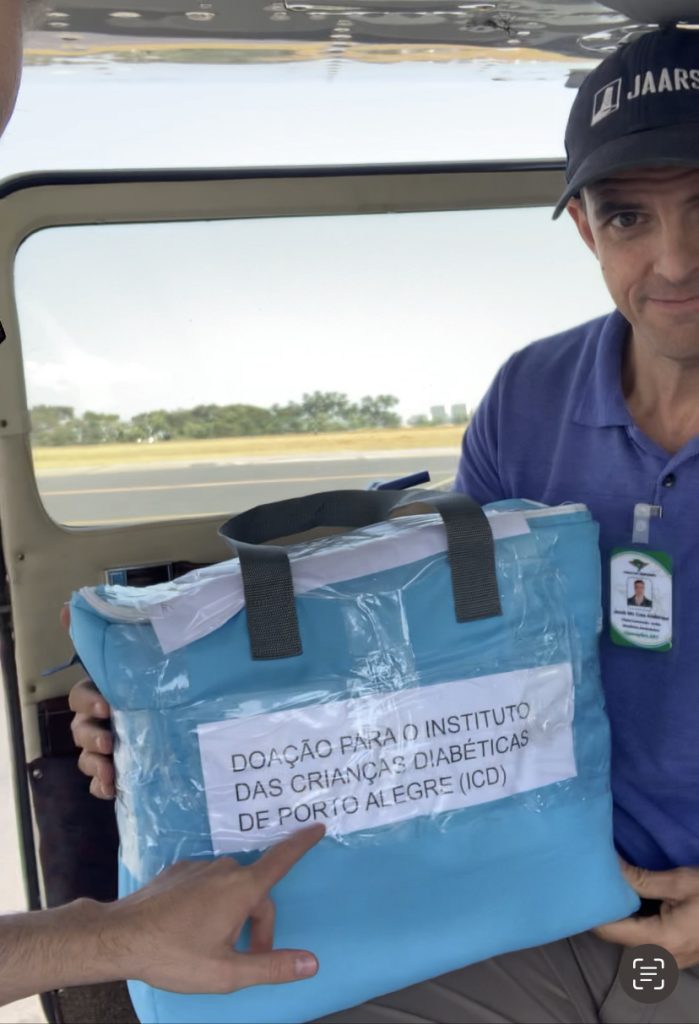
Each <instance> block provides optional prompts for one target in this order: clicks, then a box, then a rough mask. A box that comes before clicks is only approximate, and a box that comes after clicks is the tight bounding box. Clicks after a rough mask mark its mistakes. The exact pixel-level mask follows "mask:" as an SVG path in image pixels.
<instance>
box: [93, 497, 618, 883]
mask: <svg viewBox="0 0 699 1024" xmlns="http://www.w3.org/2000/svg"><path fill="white" fill-rule="evenodd" d="M573 520H575V521H576V523H577V527H578V530H580V529H583V530H587V531H588V532H589V531H592V534H593V539H594V535H595V529H596V528H595V527H594V524H593V523H592V522H591V521H590V518H589V514H588V513H587V512H586V511H585V510H584V509H582V508H581V507H580V506H570V507H568V508H563V509H554V510H545V509H544V510H536V511H529V512H527V513H525V514H523V513H522V512H514V513H510V512H507V511H505V512H500V513H492V514H491V518H490V522H491V524H492V527H493V532H494V535H495V537H496V538H499V539H497V541H496V565H497V575H498V581H499V590H500V594H501V599H502V605H503V614H502V616H498V617H495V618H490V619H485V620H483V621H479V622H470V623H461V624H458V623H456V622H455V621H454V614H453V607H452V598H451V590H450V573H449V565H448V563H447V553H446V543H445V537H444V528H443V526H442V523H441V520H440V519H439V517H438V516H434V515H421V516H411V517H404V518H398V519H395V520H391V521H389V522H385V523H381V524H378V525H374V526H370V527H366V528H364V529H361V530H357V531H354V532H353V533H350V534H346V535H343V536H337V535H335V536H331V537H327V538H321V539H316V540H313V541H311V542H308V543H304V544H298V545H295V546H293V547H291V548H290V549H289V553H290V557H291V562H292V567H293V574H294V583H295V591H296V595H297V598H296V599H297V609H298V616H299V622H300V629H301V634H302V637H303V645H304V653H303V655H302V657H300V658H290V659H284V660H283V661H272V662H254V661H252V660H251V658H250V656H249V652H248V644H247V638H246V635H245V612H244V601H243V599H242V586H241V582H240V570H239V563H238V561H237V559H233V560H231V561H230V562H225V563H221V564H219V565H217V566H214V567H212V568H210V569H206V570H197V571H196V572H193V573H190V574H189V575H188V576H185V577H182V579H180V580H178V581H176V582H174V583H168V584H164V585H159V586H156V587H152V588H147V589H146V590H137V589H132V588H123V587H103V588H95V589H94V590H92V589H87V590H83V591H82V592H81V595H80V598H79V599H78V602H77V606H78V607H77V610H78V612H80V611H81V610H82V611H84V612H85V613H91V612H96V613H98V615H99V621H100V623H101V625H102V627H103V628H102V631H101V634H100V644H101V664H100V665H97V664H93V665H91V664H90V654H89V653H88V652H86V651H83V652H82V654H83V658H84V660H85V661H86V664H87V665H88V668H90V669H91V671H92V672H93V674H94V675H95V677H96V680H97V682H98V685H100V686H101V688H102V689H103V691H104V692H105V696H107V698H108V699H109V700H110V702H111V704H112V708H113V725H114V731H115V737H116V743H115V762H116V771H117V794H118V795H117V814H118V819H119V830H120V836H121V843H122V859H123V862H124V864H125V866H126V867H127V869H128V871H129V872H130V874H131V875H132V876H133V877H134V878H135V879H136V880H138V881H145V880H146V879H147V878H149V877H151V876H152V875H153V874H155V873H156V872H157V871H158V870H160V869H161V868H162V867H164V866H166V865H167V864H170V863H172V862H174V861H177V860H180V859H182V858H184V857H187V858H191V857H197V856H211V854H212V853H229V852H231V853H240V852H244V851H249V850H258V849H262V848H264V847H265V846H267V845H269V844H270V843H272V842H275V841H277V840H278V839H280V838H282V837H283V836H285V835H288V834H289V833H290V832H292V831H294V830H295V829H298V828H300V827H302V826H303V825H306V824H309V823H311V822H314V821H322V822H323V823H324V824H325V825H326V827H327V830H328V835H329V836H331V837H332V838H333V839H334V840H336V841H337V842H340V843H343V844H350V845H351V844H365V843H372V844H374V843H386V842H393V841H395V840H396V838H401V839H403V838H404V839H406V840H407V839H409V838H410V836H411V834H414V830H415V829H431V830H438V831H447V830H449V829H451V828H452V827H453V825H454V822H455V821H458V822H460V823H461V825H463V824H464V822H465V821H466V822H467V821H468V820H469V818H470V819H471V820H473V822H474V824H477V825H478V827H481V826H482V823H483V821H484V820H485V818H486V817H487V816H488V815H490V814H498V813H502V809H503V804H504V803H505V802H510V801H517V802H519V803H520V804H523V805H524V806H526V807H528V808H529V809H530V810H531V811H532V812H533V813H539V812H540V811H541V810H542V809H544V808H545V807H547V806H551V805H555V804H556V803H557V802H561V801H562V802H566V801H574V800H579V799H582V798H584V797H585V796H586V795H587V794H589V793H591V792H599V791H600V790H601V789H603V788H604V787H605V786H606V785H607V774H608V763H607V752H606V738H607V737H606V729H605V723H604V721H603V715H602V711H601V700H600V696H599V687H598V685H597V678H596V671H597V670H596V652H595V649H594V648H595V639H596V637H595V633H596V627H597V623H598V621H599V609H598V607H596V604H595V599H597V600H598V595H599V586H598V578H597V573H598V566H597V565H596V564H595V563H594V561H593V563H592V564H590V560H589V559H588V560H587V562H588V564H587V566H585V564H584V560H583V562H581V563H580V564H578V563H577V562H576V563H575V572H574V578H571V577H570V573H569V571H568V569H569V566H568V565H567V562H566V559H565V557H559V556H561V555H564V554H565V552H564V551H563V550H562V544H561V541H562V538H565V536H566V528H567V526H568V525H569V524H570V525H572V522H573ZM369 570H371V571H369ZM576 589H577V593H576V592H575V591H576ZM590 595H595V596H594V597H593V598H592V599H590ZM79 633H80V630H78V634H79ZM163 648H165V649H166V650H167V651H168V653H165V651H164V649H163ZM78 650H79V651H80V644H78ZM590 673H592V685H591V686H590V687H588V690H589V692H587V693H583V699H586V700H587V702H588V704H589V705H590V706H589V707H588V708H587V711H589V712H591V713H592V714H593V715H602V721H601V724H600V722H597V723H595V728H576V724H578V723H577V720H578V719H580V718H581V715H582V716H584V714H585V713H586V710H585V708H584V707H583V708H578V714H576V701H579V700H580V684H581V681H582V680H583V678H584V676H585V675H586V674H587V675H588V676H589V675H590ZM600 728H601V732H600ZM586 737H588V740H587V741H586ZM590 737H591V739H590ZM586 743H587V747H590V749H587V747H586ZM399 831H400V835H399Z"/></svg>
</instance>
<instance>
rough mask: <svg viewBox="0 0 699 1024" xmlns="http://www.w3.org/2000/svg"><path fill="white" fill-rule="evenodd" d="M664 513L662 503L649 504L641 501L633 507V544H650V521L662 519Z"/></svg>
mask: <svg viewBox="0 0 699 1024" xmlns="http://www.w3.org/2000/svg"><path fill="white" fill-rule="evenodd" d="M662 514H663V509H662V506H661V505H648V504H646V503H645V502H639V503H638V504H637V505H634V509H633V537H632V538H631V543H632V544H650V521H651V519H660V518H661V517H662Z"/></svg>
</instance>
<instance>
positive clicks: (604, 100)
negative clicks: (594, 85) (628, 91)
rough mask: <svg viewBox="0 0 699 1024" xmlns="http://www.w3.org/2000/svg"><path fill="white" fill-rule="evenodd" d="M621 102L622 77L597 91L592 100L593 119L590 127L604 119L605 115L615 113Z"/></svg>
mask: <svg viewBox="0 0 699 1024" xmlns="http://www.w3.org/2000/svg"><path fill="white" fill-rule="evenodd" d="M620 102H621V79H620V78H615V79H614V81H613V82H610V83H609V84H608V85H604V86H602V88H601V89H598V90H597V92H596V93H595V96H594V99H593V101H592V120H591V121H590V127H594V126H595V125H596V124H599V123H600V121H604V119H605V117H609V115H610V114H614V113H615V112H616V111H617V110H618V109H619V104H620Z"/></svg>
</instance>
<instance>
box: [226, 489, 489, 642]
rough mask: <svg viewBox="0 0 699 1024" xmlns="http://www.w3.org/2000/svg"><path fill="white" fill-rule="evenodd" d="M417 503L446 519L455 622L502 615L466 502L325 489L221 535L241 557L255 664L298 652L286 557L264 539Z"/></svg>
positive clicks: (359, 520)
mask: <svg viewBox="0 0 699 1024" xmlns="http://www.w3.org/2000/svg"><path fill="white" fill-rule="evenodd" d="M417 503H419V504H420V505H422V506H427V507H428V508H429V509H432V510H434V511H436V512H439V514H440V515H441V517H442V520H443V521H444V526H445V528H446V534H447V555H448V558H449V565H450V567H451V580H452V589H453V593H454V608H455V611H456V620H457V622H472V621H474V620H475V619H488V618H491V617H492V616H494V615H501V614H502V609H501V607H500V596H499V594H498V585H497V577H496V573H495V544H494V542H493V534H492V531H491V529H490V526H489V524H488V520H487V518H486V516H485V514H484V512H483V510H482V508H481V507H480V505H477V504H476V502H475V501H473V500H472V499H471V498H468V497H467V496H466V495H465V494H458V493H456V492H453V493H444V494H435V493H432V492H430V491H420V490H414V491H325V492H323V493H320V494H310V495H308V496H306V497H303V498H289V499H287V500H286V501H276V502H273V503H272V504H269V505H258V506H257V508H252V509H250V510H249V511H248V512H243V513H241V514H240V515H238V516H234V517H233V518H232V519H229V520H228V522H227V523H224V524H223V526H222V527H221V529H220V530H219V533H220V534H221V536H222V537H225V538H226V540H228V541H229V542H230V543H231V544H232V545H233V546H234V547H235V549H236V551H237V553H238V557H239V558H240V569H241V574H242V577H243V590H244V593H245V606H246V610H247V617H248V633H249V636H250V649H251V652H252V656H253V658H254V659H256V660H259V659H269V658H289V657H292V656H294V655H296V654H301V652H302V648H301V637H300V634H299V626H298V618H297V615H296V604H295V601H294V587H293V582H292V576H291V565H290V563H289V556H288V555H287V553H286V551H285V549H284V548H283V547H275V546H273V545H270V544H267V543H265V542H266V541H269V540H275V539H276V538H277V537H285V536H289V535H293V534H297V533H304V532H305V531H307V530H311V529H314V528H316V527H319V526H343V527H349V528H355V529H356V528H358V527H361V526H369V525H371V524H372V523H378V522H381V521H382V520H384V519H388V518H389V516H390V515H391V513H392V512H394V511H395V510H396V509H399V508H401V507H402V506H405V505H414V504H417Z"/></svg>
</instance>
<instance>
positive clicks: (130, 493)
mask: <svg viewBox="0 0 699 1024" xmlns="http://www.w3.org/2000/svg"><path fill="white" fill-rule="evenodd" d="M457 459H458V452H456V451H451V450H448V451H445V449H432V450H430V449H426V450H422V451H414V452H377V453H374V452H372V453H367V454H353V455H348V456H343V457H331V458H318V457H316V458H314V459H313V458H309V457H306V458H304V459H284V460H276V459H264V460H262V459H260V460H258V461H245V462H242V461H239V462H238V461H237V462H204V463H202V462H197V463H192V464H190V465H182V464H177V465H167V464H163V463H160V464H155V465H146V466H141V467H136V468H133V467H114V468H110V469H104V470H102V469H99V470H97V469H91V470H88V469H86V470H81V471H71V472H52V473H50V474H45V475H42V476H39V477H38V486H39V491H40V493H41V496H42V498H43V500H44V503H45V505H46V508H47V510H48V512H49V513H50V515H51V516H52V517H53V518H54V519H56V521H57V522H60V523H70V524H73V525H80V526H86V525H90V524H92V523H107V522H120V523H136V522H144V521H148V520H155V519H168V518H172V517H177V516H206V515H221V514H222V515H227V514H231V515H233V514H234V513H236V512H242V511H244V510H245V509H247V508H252V507H253V506H255V505H260V504H263V503H264V502H268V501H277V500H279V499H281V498H291V497H296V496H299V495H303V494H310V493H312V492H313V491H326V490H335V489H337V488H343V489H344V488H356V489H359V490H364V489H366V488H367V487H368V486H369V484H370V483H372V482H373V481H376V480H381V481H387V480H394V479H397V478H400V477H404V476H407V475H408V474H411V473H415V472H418V471H421V470H427V471H428V472H429V473H430V476H431V482H430V486H433V487H443V488H449V487H450V486H451V483H452V480H453V478H454V474H455V472H456V468H457Z"/></svg>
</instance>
